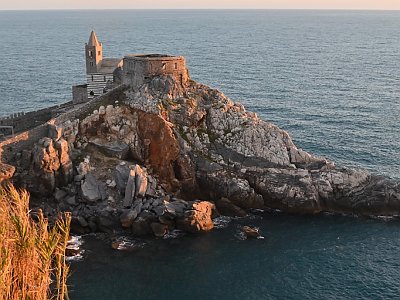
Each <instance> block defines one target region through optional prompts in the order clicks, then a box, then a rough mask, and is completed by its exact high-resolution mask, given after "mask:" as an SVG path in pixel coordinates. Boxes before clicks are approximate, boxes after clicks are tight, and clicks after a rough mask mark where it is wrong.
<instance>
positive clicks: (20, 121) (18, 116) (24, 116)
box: [0, 102, 72, 133]
mask: <svg viewBox="0 0 400 300" xmlns="http://www.w3.org/2000/svg"><path fill="white" fill-rule="evenodd" d="M71 106H72V102H67V103H63V104H60V105H56V106H51V107H47V108H44V109H40V110H36V111H31V112H19V113H14V114H12V115H10V116H7V117H2V118H0V126H13V128H14V132H15V133H18V132H22V131H25V130H29V129H30V128H33V127H36V126H38V125H40V124H43V123H45V122H47V121H48V120H50V119H51V118H54V117H56V116H57V115H59V114H61V113H63V111H65V110H66V109H68V108H70V107H71Z"/></svg>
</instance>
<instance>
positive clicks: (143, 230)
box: [131, 217, 152, 235]
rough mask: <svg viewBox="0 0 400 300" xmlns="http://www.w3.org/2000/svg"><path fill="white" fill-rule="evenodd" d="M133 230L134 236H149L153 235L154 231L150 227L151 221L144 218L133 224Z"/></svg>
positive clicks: (139, 218)
mask: <svg viewBox="0 0 400 300" xmlns="http://www.w3.org/2000/svg"><path fill="white" fill-rule="evenodd" d="M131 230H132V233H133V234H134V235H147V234H150V233H152V230H151V227H150V221H149V220H146V219H144V218H142V217H138V218H137V219H136V220H135V221H134V222H133V223H132V227H131Z"/></svg>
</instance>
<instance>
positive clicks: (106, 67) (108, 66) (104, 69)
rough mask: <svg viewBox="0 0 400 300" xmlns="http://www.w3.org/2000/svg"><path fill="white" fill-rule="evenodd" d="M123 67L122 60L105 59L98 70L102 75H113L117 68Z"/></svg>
mask: <svg viewBox="0 0 400 300" xmlns="http://www.w3.org/2000/svg"><path fill="white" fill-rule="evenodd" d="M121 65H122V58H103V60H102V61H101V67H100V68H99V70H98V73H100V74H112V73H113V72H114V71H115V69H116V68H118V67H120V66H121Z"/></svg>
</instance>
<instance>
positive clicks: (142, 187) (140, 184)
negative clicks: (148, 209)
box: [135, 165, 147, 198]
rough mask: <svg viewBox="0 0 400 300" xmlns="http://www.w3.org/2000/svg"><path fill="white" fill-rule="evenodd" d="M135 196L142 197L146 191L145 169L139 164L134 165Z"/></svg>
mask: <svg viewBox="0 0 400 300" xmlns="http://www.w3.org/2000/svg"><path fill="white" fill-rule="evenodd" d="M135 175H136V178H135V184H136V190H135V196H136V197H140V198H143V197H144V196H145V194H146V191H147V171H146V169H144V168H143V169H142V168H141V167H140V166H139V165H136V166H135Z"/></svg>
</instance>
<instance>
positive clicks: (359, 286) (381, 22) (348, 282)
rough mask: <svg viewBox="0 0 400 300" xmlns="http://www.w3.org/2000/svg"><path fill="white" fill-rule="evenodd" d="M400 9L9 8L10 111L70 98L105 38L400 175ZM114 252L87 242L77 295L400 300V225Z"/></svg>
mask: <svg viewBox="0 0 400 300" xmlns="http://www.w3.org/2000/svg"><path fill="white" fill-rule="evenodd" d="M399 28H400V12H373V11H368V12H361V11H174V10H171V11H47V12H4V11H0V45H1V46H0V49H1V51H0V66H1V71H0V116H2V115H7V114H9V113H13V112H18V111H29V110H34V109H38V108H43V107H46V106H49V105H52V104H57V103H62V102H65V101H67V100H69V99H70V98H71V86H72V85H73V84H77V83H82V82H83V81H84V78H85V76H84V72H85V61H84V44H85V42H87V40H88V38H89V33H90V31H91V30H92V29H95V30H96V32H97V35H98V38H99V39H100V41H101V42H103V44H104V54H105V56H107V57H122V56H123V55H124V54H127V53H144V52H152V53H154V52H160V53H170V54H179V55H184V56H186V58H187V63H188V67H189V70H190V73H191V76H192V78H193V79H195V80H197V81H199V82H202V83H205V84H208V85H210V86H212V87H215V88H218V89H220V90H222V91H223V92H224V93H225V94H226V95H227V96H229V97H230V98H231V99H232V100H234V101H238V102H241V103H243V104H244V105H245V106H246V107H247V109H248V110H250V111H255V112H257V113H258V114H259V115H260V117H262V118H263V119H265V120H268V121H271V122H273V123H275V124H277V125H279V126H280V127H281V128H283V129H285V130H288V131H289V133H290V134H291V136H292V137H293V139H294V141H295V143H296V144H297V145H298V146H299V147H301V148H303V149H305V150H307V151H310V152H312V153H315V154H318V155H323V156H325V157H327V158H329V159H332V160H334V161H335V162H337V163H338V164H345V165H350V166H360V167H363V168H367V169H369V170H371V171H372V172H376V173H378V174H384V175H387V176H391V177H394V178H400V173H399V169H400V131H399V125H398V122H399V119H400V37H399V34H398V31H399ZM241 222H247V223H253V224H255V225H257V226H260V227H261V229H262V231H263V233H264V235H265V239H264V240H255V241H239V240H237V239H236V238H235V237H234V233H235V230H236V227H235V226H237V224H236V223H235V222H233V224H231V226H230V227H229V228H227V229H226V230H217V231H215V232H212V233H209V234H205V235H201V236H196V237H191V236H187V237H184V238H182V239H177V240H167V241H164V240H159V241H153V242H148V243H147V244H146V245H145V246H144V247H143V248H141V249H137V250H135V251H133V252H116V251H112V250H111V249H109V247H108V245H106V244H105V243H104V242H101V241H97V240H95V239H93V238H90V237H88V238H87V241H86V244H85V247H86V248H87V251H86V257H85V260H84V261H83V262H79V263H76V264H74V265H73V269H74V272H73V275H72V277H71V284H72V290H74V292H73V294H72V296H73V297H72V299H187V298H192V299H207V298H210V299H214V298H215V299H308V298H309V299H352V298H354V299H355V298H362V299H388V298H394V299H395V298H398V294H399V292H400V284H399V281H398V278H399V276H400V268H399V258H398V251H397V249H398V248H399V246H400V244H399V243H400V242H399V232H400V223H399V222H398V221H396V220H392V221H382V220H367V219H355V218H351V217H338V216H317V217H294V216H286V215H269V214H265V215H263V216H262V219H254V220H244V221H241Z"/></svg>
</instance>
